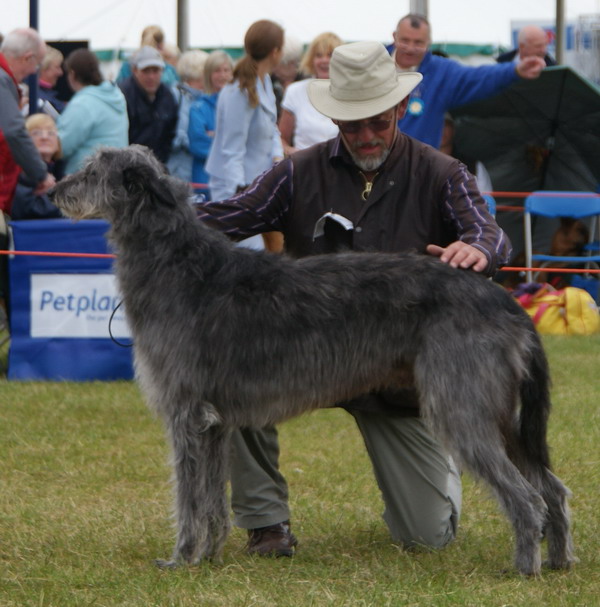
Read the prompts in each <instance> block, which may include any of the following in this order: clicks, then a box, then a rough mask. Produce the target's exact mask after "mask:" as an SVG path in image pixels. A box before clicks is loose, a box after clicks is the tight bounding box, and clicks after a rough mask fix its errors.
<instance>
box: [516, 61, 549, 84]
mask: <svg viewBox="0 0 600 607" xmlns="http://www.w3.org/2000/svg"><path fill="white" fill-rule="evenodd" d="M545 67H546V62H545V61H544V60H543V59H542V58H541V57H536V56H533V55H532V56H530V57H525V58H524V59H521V61H519V63H517V67H516V70H517V74H519V76H520V77H521V78H527V79H528V80H533V79H534V78H537V77H538V76H539V75H540V74H541V73H542V70H543V69H544V68H545Z"/></svg>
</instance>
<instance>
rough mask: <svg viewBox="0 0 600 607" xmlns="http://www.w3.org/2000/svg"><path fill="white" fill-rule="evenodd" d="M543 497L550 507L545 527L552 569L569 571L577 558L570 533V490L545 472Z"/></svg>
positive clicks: (549, 563)
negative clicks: (568, 500) (568, 499)
mask: <svg viewBox="0 0 600 607" xmlns="http://www.w3.org/2000/svg"><path fill="white" fill-rule="evenodd" d="M542 497H543V498H544V500H545V502H546V504H547V505H548V520H547V523H546V527H545V533H546V541H547V543H548V560H547V561H546V563H545V564H546V565H547V566H548V567H550V569H568V568H569V567H570V566H571V565H572V564H573V563H575V562H577V558H576V557H575V556H574V554H573V539H572V537H571V532H570V522H569V505H568V503H567V498H568V497H569V490H568V489H567V488H566V487H565V486H564V485H563V484H562V482H561V481H560V479H558V478H557V477H556V476H554V474H552V472H550V470H548V469H546V470H545V478H544V479H543V485H542Z"/></svg>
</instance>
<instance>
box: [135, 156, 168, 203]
mask: <svg viewBox="0 0 600 607" xmlns="http://www.w3.org/2000/svg"><path fill="white" fill-rule="evenodd" d="M123 187H124V188H125V190H126V191H127V193H128V194H129V195H130V196H131V197H132V198H140V197H150V198H151V199H153V200H154V201H155V202H158V203H161V204H165V205H167V206H175V204H176V200H175V197H174V195H173V192H172V190H171V188H170V187H169V179H168V177H167V175H166V174H163V175H157V173H156V171H155V170H154V168H153V167H150V166H144V165H139V164H137V165H135V166H131V167H127V168H126V169H123Z"/></svg>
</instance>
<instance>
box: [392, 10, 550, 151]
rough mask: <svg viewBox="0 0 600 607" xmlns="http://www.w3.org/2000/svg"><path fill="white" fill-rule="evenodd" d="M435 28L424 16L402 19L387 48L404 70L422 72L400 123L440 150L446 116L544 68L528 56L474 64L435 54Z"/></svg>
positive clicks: (399, 69) (411, 133) (413, 15)
mask: <svg viewBox="0 0 600 607" xmlns="http://www.w3.org/2000/svg"><path fill="white" fill-rule="evenodd" d="M430 44H431V28H430V25H429V22H428V21H427V19H426V18H425V17H423V16H422V15H416V14H409V15H406V16H405V17H402V19H400V21H399V22H398V26H397V27H396V31H395V32H394V44H393V45H390V46H389V47H388V49H389V51H390V54H391V55H392V56H393V57H394V60H395V62H396V69H397V70H398V71H399V72H407V71H417V72H420V73H421V74H423V80H422V81H421V84H419V86H418V87H417V88H416V89H415V90H414V91H413V92H412V95H411V98H410V101H409V104H408V109H407V112H406V115H405V116H404V118H403V119H402V120H400V121H399V123H398V124H399V126H400V129H401V130H402V132H404V133H406V134H407V135H410V136H411V137H414V138H415V139H419V140H420V141H423V142H424V143H428V144H429V145H432V146H433V147H435V148H438V147H439V145H440V141H441V138H442V130H443V127H444V114H445V113H446V112H447V111H448V110H451V109H452V108H454V107H458V106H460V105H464V104H466V103H471V102H473V101H479V100H481V99H485V98H486V97H490V96H492V95H495V94H496V93H499V92H500V91H501V90H503V89H505V88H506V87H508V86H509V85H510V84H512V83H513V82H514V81H515V80H517V78H519V77H521V78H530V79H532V78H537V77H538V76H539V75H540V72H541V71H542V69H543V68H544V67H545V63H544V60H543V59H541V58H540V57H534V56H530V57H526V58H524V59H521V60H520V61H519V62H518V63H516V64H513V63H498V64H495V65H482V66H479V67H471V66H466V65H462V64H460V63H458V62H457V61H453V60H451V59H446V58H444V57H438V56H436V55H432V54H431V52H430V51H429V46H430Z"/></svg>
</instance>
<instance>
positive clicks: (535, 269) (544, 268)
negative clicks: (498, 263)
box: [499, 266, 600, 274]
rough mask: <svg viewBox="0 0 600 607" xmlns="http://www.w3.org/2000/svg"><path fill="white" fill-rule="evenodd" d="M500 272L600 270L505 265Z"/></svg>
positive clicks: (585, 272)
mask: <svg viewBox="0 0 600 607" xmlns="http://www.w3.org/2000/svg"><path fill="white" fill-rule="evenodd" d="M499 271H500V272H563V273H568V274H600V269H599V270H594V269H591V268H590V269H586V268H579V269H577V268H551V267H550V266H544V267H543V268H516V267H510V266H505V267H503V268H500V270H499Z"/></svg>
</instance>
